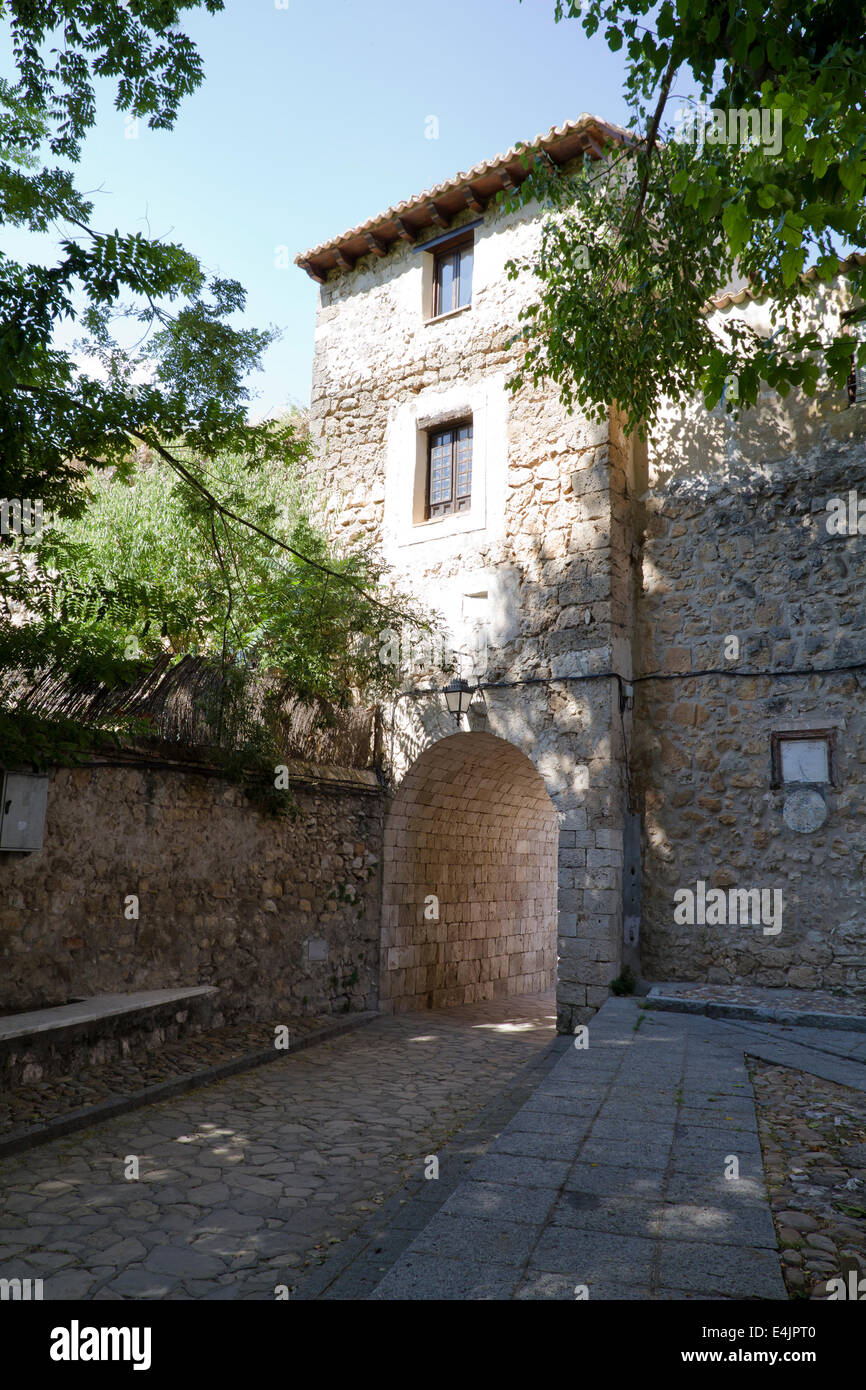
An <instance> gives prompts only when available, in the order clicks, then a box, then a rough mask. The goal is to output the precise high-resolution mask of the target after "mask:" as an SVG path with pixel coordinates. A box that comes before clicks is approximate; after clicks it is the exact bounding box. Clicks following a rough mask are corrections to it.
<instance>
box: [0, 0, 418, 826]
mask: <svg viewBox="0 0 866 1390" xmlns="http://www.w3.org/2000/svg"><path fill="white" fill-rule="evenodd" d="M222 8H223V4H222V0H56V3H53V4H51V5H48V4H44V3H33V0H0V21H4V22H5V23H6V25H7V29H8V34H9V38H10V41H11V48H12V52H13V56H14V62H15V66H16V68H17V78H16V80H14V81H9V80H2V79H0V223H2V225H4V226H9V227H17V228H21V229H25V230H27V231H31V232H35V233H46V232H55V233H56V231H57V229H58V228H59V229H60V242H59V252H58V254H57V257H56V260H55V262H54V263H53V264H42V263H41V262H33V263H28V262H26V261H24V260H21V261H19V260H15V259H13V258H11V257H9V256H6V255H4V254H3V253H2V252H0V499H3V498H20V499H38V500H39V501H40V502H41V503H42V505H43V507H44V512H45V518H46V524H45V529H44V531H43V533H42V534H41V535H39V536H32V537H30V538H29V539H26V540H25V539H24V538H17V539H16V538H15V537H6V536H4V537H0V671H3V672H7V673H9V672H19V673H21V674H23V675H25V676H31V677H32V676H34V675H36V674H38V673H40V672H43V671H44V670H45V669H47V668H52V667H54V668H60V669H62V670H64V671H65V672H66V673H67V675H68V676H69V677H70V678H71V679H72V680H73V681H83V682H94V681H96V682H104V683H105V684H107V685H109V686H114V685H116V684H117V683H119V682H120V683H122V682H125V681H129V680H131V679H132V678H134V677H135V676H136V675H137V674H140V673H141V671H142V669H143V663H147V662H149V661H152V660H153V658H154V657H156V656H165V655H166V654H167V655H168V656H169V657H171V658H174V657H179V656H182V655H184V654H187V653H190V652H196V651H197V652H200V653H202V654H204V655H205V656H209V657H212V658H213V659H214V660H215V661H218V662H219V663H220V665H221V666H222V668H223V670H224V672H226V673H233V680H231V681H229V680H227V681H226V683H225V684H224V687H223V689H222V690H221V693H220V708H219V719H220V728H221V729H222V725H223V720H225V724H226V730H225V732H226V738H225V740H224V742H225V745H226V748H227V749H231V750H232V752H231V756H232V757H235V756H237V757H238V758H239V759H240V760H241V761H242V762H244V765H245V766H247V767H249V766H250V765H252V766H259V765H261V766H262V767H264V766H266V763H267V759H268V757H270V758H271V763H272V762H273V757H272V753H271V752H269V751H268V731H269V730H270V729H271V728H272V726H273V722H274V714H275V709H276V706H277V704H278V703H279V699H280V697H281V695H282V694H283V693H284V692H285V690H286V689H287V688H290V689H292V690H293V691H294V693H295V694H296V695H298V696H299V697H302V698H305V697H310V698H315V699H321V700H326V701H330V702H331V703H338V704H339V703H346V702H348V701H349V699H350V697H351V693H352V691H354V690H364V689H368V688H369V689H371V690H372V689H373V688H376V687H377V682H378V683H381V684H382V685H383V686H384V687H385V688H389V682H390V681H392V680H393V679H395V678H396V673H392V672H389V670H388V669H387V668H385V667H383V666H382V665H381V663H379V662H378V642H377V641H376V640H375V634H377V633H378V631H379V630H380V629H381V628H382V626H383V624H384V622H385V621H386V620H387V617H391V618H392V619H393V616H394V615H395V611H394V610H393V609H392V608H389V607H388V606H387V605H386V604H384V603H383V600H382V599H381V598H380V596H379V590H380V589H381V588H383V586H384V583H385V576H384V575H383V574H382V573H381V571H380V570H379V569H378V568H377V566H376V565H375V564H374V563H373V561H372V560H371V559H370V558H369V557H368V556H367V555H336V554H334V553H333V552H332V551H331V548H330V547H329V545H328V543H327V542H326V540H325V538H324V536H323V535H322V534H321V533H320V532H319V531H317V529H316V528H315V527H314V526H313V525H312V523H311V522H310V520H309V515H308V509H307V507H306V503H305V502H302V501H301V499H300V498H299V495H298V491H297V485H296V484H295V482H294V481H293V480H294V478H295V476H296V473H297V469H298V466H299V465H302V464H305V463H306V462H307V460H308V455H309V449H308V445H307V442H306V439H305V436H304V431H303V429H299V428H298V426H299V421H298V420H297V418H289V419H286V420H283V421H279V422H274V421H264V422H260V423H258V424H252V423H250V421H249V419H248V415H247V410H248V402H249V390H248V387H247V385H246V383H247V379H248V377H249V375H250V373H251V372H252V371H255V370H256V369H257V368H259V366H260V364H261V358H262V353H263V352H264V350H265V349H266V348H267V347H268V345H269V344H270V343H271V342H272V341H273V340H274V338H275V336H276V334H275V332H274V330H273V329H271V328H269V329H257V328H252V327H244V326H238V324H239V323H240V321H241V316H242V314H243V311H244V305H245V295H244V290H243V288H242V287H241V286H240V285H239V284H238V283H237V282H236V281H234V280H231V279H228V278H223V277H219V276H216V277H214V276H211V277H208V275H207V274H206V273H205V270H204V268H203V266H202V264H201V262H200V261H199V260H198V258H197V257H196V256H194V255H193V254H191V253H190V252H189V251H187V250H186V249H185V248H183V247H182V246H179V245H175V244H172V243H170V242H166V241H161V240H154V239H152V238H148V237H145V236H142V235H141V234H140V233H137V232H136V233H131V234H130V233H124V232H122V231H121V230H119V229H116V228H115V229H111V228H110V227H109V228H98V227H95V226H93V225H92V214H93V204H92V203H91V202H90V201H89V200H88V199H87V198H86V197H85V196H84V195H83V194H82V193H80V192H79V191H78V189H77V187H76V184H75V178H74V165H75V163H76V161H77V160H78V158H79V153H80V148H81V142H82V140H83V139H84V137H85V136H86V134H87V132H88V131H89V130H90V128H91V127H92V126H93V124H94V121H95V116H96V107H95V95H94V83H95V80H96V79H97V78H104V77H109V78H112V79H116V99H115V105H116V107H117V109H118V110H120V111H127V112H129V113H131V114H132V115H134V116H135V117H137V118H142V119H144V118H146V119H147V121H148V124H149V125H150V126H151V127H152V128H154V129H170V128H171V127H172V125H173V124H174V121H175V118H176V116H177V113H178V109H179V104H180V102H181V100H182V98H183V97H184V96H186V95H187V94H189V93H190V92H192V91H194V90H195V88H196V87H197V86H198V85H199V83H200V82H201V80H202V68H201V62H200V59H199V56H198V53H197V51H196V49H195V47H194V45H193V44H192V42H191V41H190V40H189V38H188V37H187V36H186V35H185V34H184V33H183V32H182V30H181V29H180V28H179V24H180V21H181V20H182V19H183V18H184V17H185V14H186V12H189V11H194V10H202V9H203V10H205V11H207V12H208V13H209V14H216V13H217V12H218V11H220V10H222ZM70 323H71V324H74V325H75V326H76V330H77V331H78V333H79V335H80V336H79V337H78V339H77V341H76V342H75V343H74V345H73V346H71V347H70V348H68V349H63V348H60V347H58V346H57V329H58V327H59V326H60V325H61V324H64V325H68V324H70ZM130 325H131V326H132V329H133V331H132V332H131V333H130V332H129V331H128V330H129V327H130ZM124 326H125V328H126V330H127V331H126V332H125V333H122V332H120V329H121V328H123V327H124ZM132 338H134V339H135V340H136V345H135V346H134V347H127V346H125V345H124V342H125V341H126V340H129V339H132ZM398 616H401V617H402V616H404V615H403V614H399V615H398ZM253 677H256V678H257V679H259V684H260V685H261V680H262V679H264V680H265V685H266V688H265V690H264V696H263V701H264V703H263V704H262V703H261V700H260V704H259V707H258V708H257V709H256V710H255V711H253V710H252V709H251V704H250V698H249V697H250V692H251V681H252V678H253ZM268 682H270V686H268ZM259 695H260V696H261V690H260V689H259ZM58 737H60V735H58ZM221 741H222V740H221ZM226 756H227V757H228V756H229V754H228V753H227V755H226ZM262 759H264V760H265V761H264V762H262ZM263 777H264V772H262V778H263ZM260 780H261V778H260ZM272 781H273V772H272V770H271V782H272ZM271 790H272V791H273V788H271ZM266 799H268V800H269V801H273V800H274V799H275V798H274V797H272V796H271V793H270V792H268V793H267V798H266ZM276 800H279V798H276Z"/></svg>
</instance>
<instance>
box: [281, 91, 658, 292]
mask: <svg viewBox="0 0 866 1390" xmlns="http://www.w3.org/2000/svg"><path fill="white" fill-rule="evenodd" d="M629 138H631V136H630V133H629V132H628V131H627V130H625V129H623V127H622V126H618V125H612V124H611V123H610V122H609V121H603V120H601V119H600V118H599V117H598V116H591V115H589V114H587V113H584V114H583V115H582V116H579V117H578V118H577V120H576V121H566V122H565V123H564V124H563V125H561V126H551V128H550V130H549V131H548V132H547V134H546V135H536V137H535V139H534V140H529V141H527V142H526V143H525V144H521V145H513V146H512V147H511V149H510V150H506V152H505V154H498V155H495V156H494V158H493V159H487V160H484V161H483V162H482V163H481V164H475V165H473V167H472V168H471V169H468V170H467V171H466V172H465V173H461V174H455V176H454V178H451V179H448V180H446V182H445V183H439V184H436V186H435V187H434V188H427V189H425V190H424V192H423V193H418V194H417V195H416V196H415V197H413V198H407V199H405V201H404V202H402V203H395V204H394V206H393V207H390V208H386V210H385V211H384V212H381V213H379V215H378V216H377V217H371V218H369V219H368V221H366V222H361V223H359V224H358V226H357V227H350V228H349V229H348V230H347V231H345V232H343V234H342V235H341V236H338V237H333V238H332V239H331V240H330V241H323V242H320V244H319V245H318V246H313V247H312V248H311V249H310V250H309V251H304V252H303V253H302V254H301V255H298V256H296V257H295V262H296V264H297V265H299V266H301V267H302V268H303V269H304V270H306V271H307V274H308V275H311V276H312V278H313V279H314V280H323V279H324V278H325V276H326V275H327V273H328V271H329V270H333V269H334V268H335V267H339V268H340V269H343V270H346V269H351V267H352V266H353V265H354V263H355V261H356V260H358V259H360V257H361V256H366V255H369V254H370V253H371V252H372V253H373V254H374V255H379V256H382V255H385V254H386V253H387V251H388V249H389V248H390V246H391V245H393V244H394V242H395V241H397V240H401V239H402V240H404V241H414V240H415V238H416V236H418V235H419V234H420V233H421V232H423V231H424V230H425V229H426V228H428V227H434V226H448V224H449V223H450V221H451V220H452V218H454V217H456V216H457V214H458V213H459V212H462V211H463V210H464V209H465V208H467V207H469V208H472V207H473V206H476V205H477V206H476V210H483V208H484V206H485V205H486V203H487V200H488V199H489V198H491V197H493V196H494V195H495V193H497V192H498V191H500V190H501V189H502V188H503V187H508V186H509V184H517V183H520V182H522V180H523V178H524V177H525V176H526V169H525V167H524V165H523V163H522V158H523V156H524V155H525V154H526V153H527V152H534V153H538V152H539V151H542V150H543V151H545V152H546V153H547V154H548V155H549V156H550V158H551V159H553V160H554V162H555V163H559V164H564V163H566V162H567V161H568V160H570V159H573V158H575V156H577V155H579V154H581V153H582V152H585V153H588V154H589V155H590V157H591V158H593V159H598V158H600V156H601V150H602V147H603V145H604V144H606V143H608V142H610V141H615V142H617V143H619V142H621V141H623V140H627V139H629Z"/></svg>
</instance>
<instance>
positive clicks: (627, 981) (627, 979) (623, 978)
mask: <svg viewBox="0 0 866 1390" xmlns="http://www.w3.org/2000/svg"><path fill="white" fill-rule="evenodd" d="M636 987H637V980H636V979H635V974H634V971H633V970H632V969H631V968H630V967H629V966H628V965H627V966H626V967H625V969H624V970H623V971H622V974H620V975H617V977H616V979H615V980H611V982H610V992H611V994H634V992H635V988H636Z"/></svg>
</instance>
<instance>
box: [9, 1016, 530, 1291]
mask: <svg viewBox="0 0 866 1390" xmlns="http://www.w3.org/2000/svg"><path fill="white" fill-rule="evenodd" d="M554 1027H555V1006H554V1000H553V996H552V995H542V996H524V997H522V998H516V999H511V1000H505V1001H501V1002H497V1003H495V1004H481V1005H477V1006H473V1007H467V1008H461V1009H453V1010H449V1011H447V1012H443V1013H437V1014H429V1013H426V1014H411V1015H409V1014H405V1015H400V1016H397V1017H395V1018H380V1019H377V1020H375V1021H374V1022H373V1023H371V1024H369V1025H368V1026H366V1027H365V1028H362V1029H360V1030H359V1031H357V1032H355V1033H350V1034H347V1035H345V1036H344V1037H341V1038H338V1039H335V1040H334V1041H332V1042H327V1043H323V1044H321V1045H320V1046H317V1047H315V1048H311V1049H310V1050H309V1051H306V1052H299V1053H297V1054H289V1055H287V1056H286V1057H284V1058H281V1059H280V1060H277V1061H273V1062H271V1063H270V1064H269V1065H268V1066H266V1067H261V1068H257V1069H256V1070H253V1071H248V1072H245V1073H243V1074H241V1075H239V1076H237V1077H233V1078H231V1079H230V1080H227V1081H221V1082H219V1083H218V1084H215V1085H210V1086H206V1087H203V1088H202V1089H200V1090H197V1091H195V1092H192V1093H190V1094H189V1095H186V1096H184V1097H182V1098H180V1099H177V1100H171V1101H166V1102H164V1103H160V1104H158V1105H151V1106H148V1107H146V1108H144V1109H141V1110H137V1111H135V1112H133V1113H131V1114H129V1115H125V1116H123V1117H121V1118H118V1119H114V1120H110V1121H108V1122H107V1123H104V1124H100V1125H98V1126H96V1127H94V1128H92V1129H90V1130H85V1131H82V1132H80V1133H77V1134H75V1135H71V1136H69V1137H67V1138H65V1139H59V1140H54V1141H52V1142H50V1143H47V1144H45V1145H44V1146H42V1147H40V1148H37V1149H33V1150H32V1151H30V1152H28V1153H25V1154H22V1155H20V1156H16V1157H8V1158H4V1159H2V1160H0V1192H2V1198H0V1278H8V1279H13V1278H21V1279H26V1278H42V1279H43V1281H44V1297H45V1298H46V1299H62V1298H73V1299H79V1298H95V1299H120V1298H136V1299H138V1298H171V1299H176V1298H177V1299H199V1298H205V1299H211V1298H227V1299H234V1298H244V1299H247V1298H249V1299H273V1298H274V1296H275V1293H274V1291H275V1288H276V1286H277V1285H280V1284H284V1285H287V1286H288V1287H289V1288H293V1287H294V1285H295V1284H297V1282H298V1278H299V1273H300V1272H303V1271H305V1270H309V1269H311V1268H314V1267H315V1266H316V1265H318V1264H319V1263H320V1262H321V1261H322V1260H323V1259H324V1258H325V1255H326V1253H327V1252H328V1251H329V1250H331V1249H333V1248H337V1247H339V1246H340V1244H341V1243H342V1242H344V1241H345V1240H346V1238H347V1237H349V1236H350V1235H351V1234H352V1233H353V1232H354V1231H355V1230H356V1229H357V1227H358V1226H359V1225H360V1224H361V1223H362V1222H363V1221H364V1220H365V1219H366V1218H367V1217H368V1216H369V1215H370V1213H371V1212H374V1211H376V1210H377V1208H378V1207H379V1206H380V1205H381V1204H382V1203H384V1202H385V1201H386V1200H387V1198H388V1196H389V1194H391V1193H393V1192H394V1191H395V1190H396V1189H398V1188H399V1187H400V1186H401V1185H402V1184H403V1183H405V1181H406V1180H407V1179H408V1178H412V1177H415V1176H418V1175H419V1174H420V1173H421V1172H422V1171H423V1167H424V1158H425V1156H426V1155H427V1154H429V1153H436V1152H438V1151H439V1150H440V1148H441V1147H442V1146H443V1145H444V1144H445V1143H446V1142H447V1141H448V1139H449V1137H450V1136H451V1135H452V1134H454V1133H455V1132H456V1131H458V1130H460V1129H461V1128H462V1127H465V1126H466V1125H467V1124H468V1123H471V1122H472V1121H473V1119H474V1117H476V1116H477V1114H478V1112H479V1111H481V1110H482V1109H483V1107H484V1106H485V1105H487V1104H488V1103H489V1102H490V1101H491V1100H492V1099H493V1098H495V1097H497V1096H498V1095H499V1094H500V1093H501V1092H502V1090H503V1087H506V1086H508V1085H509V1084H511V1083H512V1082H514V1081H515V1080H516V1079H518V1078H519V1077H520V1076H521V1075H522V1073H523V1072H524V1071H525V1069H526V1068H527V1066H530V1067H531V1066H532V1065H533V1063H535V1062H538V1063H539V1064H541V1065H546V1063H545V1058H546V1056H547V1054H548V1052H549V1050H550V1048H551V1046H554V1047H555V1046H556V1044H555V1042H554V1038H555V1034H554ZM128 1156H135V1157H136V1158H137V1159H138V1163H139V1177H138V1179H128V1178H127V1177H126V1176H125V1171H126V1170H127V1168H128V1167H129V1165H128V1164H127V1162H126V1160H127V1157H128Z"/></svg>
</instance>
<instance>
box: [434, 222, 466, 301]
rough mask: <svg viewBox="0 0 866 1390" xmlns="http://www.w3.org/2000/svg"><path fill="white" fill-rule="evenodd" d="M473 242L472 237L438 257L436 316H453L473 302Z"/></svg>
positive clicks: (435, 271) (435, 264)
mask: <svg viewBox="0 0 866 1390" xmlns="http://www.w3.org/2000/svg"><path fill="white" fill-rule="evenodd" d="M473 250H474V247H473V242H472V238H471V237H469V238H468V239H467V240H464V241H462V242H459V243H458V244H457V245H456V246H455V245H453V244H452V245H449V246H448V247H447V248H446V249H445V250H444V251H440V252H439V253H438V254H437V255H436V259H435V262H434V268H433V316H434V318H436V317H438V316H439V314H450V313H452V312H453V310H454V309H462V308H463V307H464V305H466V304H470V303H471V301H472V260H473Z"/></svg>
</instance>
